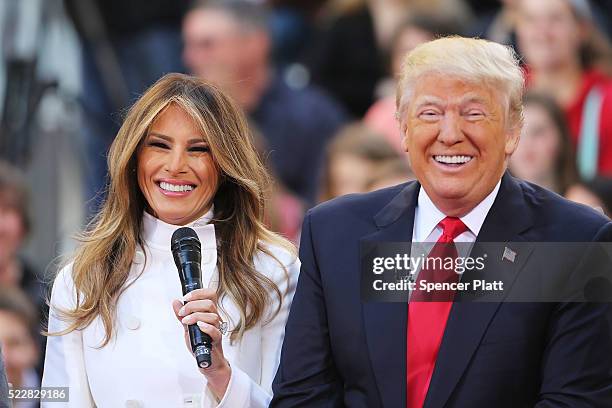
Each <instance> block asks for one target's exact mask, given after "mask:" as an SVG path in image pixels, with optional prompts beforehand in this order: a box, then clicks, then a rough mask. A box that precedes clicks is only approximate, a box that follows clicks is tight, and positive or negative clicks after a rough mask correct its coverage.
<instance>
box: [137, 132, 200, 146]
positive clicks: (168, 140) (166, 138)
mask: <svg viewBox="0 0 612 408" xmlns="http://www.w3.org/2000/svg"><path fill="white" fill-rule="evenodd" d="M148 136H155V137H157V138H160V139H162V140H165V141H167V142H173V141H174V139H173V138H171V137H170V136H166V135H164V134H162V133H157V132H149V134H148ZM196 143H207V142H206V140H204V139H203V138H201V137H200V138H193V139H189V140H188V141H187V144H190V145H191V144H196Z"/></svg>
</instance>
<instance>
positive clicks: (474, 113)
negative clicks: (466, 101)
mask: <svg viewBox="0 0 612 408" xmlns="http://www.w3.org/2000/svg"><path fill="white" fill-rule="evenodd" d="M467 116H468V118H472V119H474V118H482V117H483V116H484V113H483V112H481V111H469V112H468V113H467Z"/></svg>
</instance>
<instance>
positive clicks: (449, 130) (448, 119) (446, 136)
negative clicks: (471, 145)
mask: <svg viewBox="0 0 612 408" xmlns="http://www.w3.org/2000/svg"><path fill="white" fill-rule="evenodd" d="M464 137H465V136H464V134H463V131H462V130H461V118H460V116H459V115H458V114H457V113H455V112H446V113H445V114H444V116H443V117H442V120H441V121H440V133H439V134H438V141H439V142H441V143H443V144H445V145H449V146H451V145H454V144H455V143H459V142H461V141H462V140H463V139H464Z"/></svg>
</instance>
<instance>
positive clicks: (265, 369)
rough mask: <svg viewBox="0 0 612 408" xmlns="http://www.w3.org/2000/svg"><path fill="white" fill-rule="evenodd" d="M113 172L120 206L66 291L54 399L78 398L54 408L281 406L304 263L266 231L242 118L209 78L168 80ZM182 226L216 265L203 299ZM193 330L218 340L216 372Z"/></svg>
mask: <svg viewBox="0 0 612 408" xmlns="http://www.w3.org/2000/svg"><path fill="white" fill-rule="evenodd" d="M109 165H110V188H109V194H108V197H107V199H106V202H105V203H104V205H103V207H102V209H101V210H100V213H99V214H98V215H97V216H96V218H95V219H94V221H93V222H92V224H91V225H90V227H89V228H88V229H87V231H86V232H85V233H84V234H83V235H82V236H81V238H82V241H81V242H82V244H81V246H80V247H79V248H78V250H77V252H76V254H75V255H74V257H72V259H71V262H70V263H69V264H68V265H67V266H66V267H65V268H62V269H61V271H60V272H59V274H58V276H57V277H56V279H55V283H54V285H53V291H52V294H51V300H50V305H51V311H50V314H49V328H48V334H49V337H48V340H47V351H46V355H45V367H44V374H43V386H62V387H70V401H69V402H68V403H66V404H63V405H59V404H57V403H49V405H48V406H49V407H56V406H63V407H66V406H68V407H74V408H87V407H95V406H97V407H120V406H146V407H160V408H168V407H179V406H185V405H187V406H196V407H217V406H226V407H231V408H241V407H244V408H247V407H252V408H258V407H260V408H264V407H267V405H268V403H269V401H270V399H271V398H272V395H271V383H272V379H273V377H274V374H275V372H276V368H277V366H278V362H279V358H280V347H281V343H282V341H283V333H284V327H285V321H286V317H287V314H288V312H289V307H290V305H291V301H292V298H293V291H294V289H295V284H296V281H297V275H298V271H299V260H298V259H297V257H296V255H295V253H294V247H293V245H291V244H290V243H289V242H288V241H286V240H285V239H284V238H282V237H280V236H278V235H277V234H275V233H273V232H271V231H270V230H269V229H267V228H266V226H265V225H264V222H263V215H264V214H265V212H264V211H265V209H264V207H265V202H266V196H265V192H266V188H267V184H268V175H267V172H266V171H265V168H264V166H263V165H262V164H261V162H260V160H259V158H258V157H257V153H256V151H255V149H254V147H253V145H252V143H251V138H250V134H249V130H248V127H247V122H246V119H245V117H244V115H243V113H242V111H241V110H240V109H239V108H238V106H237V105H236V104H235V103H234V102H233V101H232V100H230V98H228V97H227V96H225V95H224V94H223V93H221V91H219V90H218V89H217V88H216V87H214V86H212V85H210V84H209V83H206V82H204V81H203V80H201V79H200V78H196V77H190V76H186V75H182V74H168V75H165V76H164V77H162V78H161V79H160V80H159V81H158V82H156V83H155V85H153V86H152V87H151V88H149V89H148V90H147V92H145V94H144V95H143V96H142V97H141V98H140V99H139V100H138V101H137V102H136V103H135V104H134V106H133V107H132V108H131V109H130V111H129V112H128V114H127V116H126V119H125V121H124V123H123V125H122V127H121V129H120V130H119V133H118V134H117V137H116V138H115V141H114V142H113V144H112V146H111V149H110V153H109ZM180 226H188V227H190V228H192V230H193V231H194V232H195V233H196V234H197V236H198V238H199V241H200V243H201V255H202V256H201V258H202V263H201V268H202V287H203V289H195V290H193V291H191V292H189V293H187V294H186V296H184V297H182V290H181V288H182V285H181V280H180V279H179V274H178V273H177V270H176V267H175V263H174V260H173V254H172V251H171V250H170V244H171V240H172V237H173V235H174V233H175V232H176V231H177V230H178V229H179V227H180ZM179 299H181V300H179ZM193 325H197V328H199V329H200V330H201V331H202V332H204V333H206V334H208V335H209V336H210V337H211V339H212V350H211V352H210V355H211V360H212V363H211V366H210V367H207V368H200V367H199V366H198V365H197V363H196V360H195V359H194V356H193V353H192V349H191V346H190V344H189V343H190V342H189V340H188V337H189V336H188V334H187V330H188V329H187V327H188V326H192V329H193ZM224 334H226V335H224Z"/></svg>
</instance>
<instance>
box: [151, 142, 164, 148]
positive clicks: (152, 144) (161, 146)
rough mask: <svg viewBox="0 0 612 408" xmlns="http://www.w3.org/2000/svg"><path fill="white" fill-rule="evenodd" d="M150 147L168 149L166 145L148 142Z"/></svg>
mask: <svg viewBox="0 0 612 408" xmlns="http://www.w3.org/2000/svg"><path fill="white" fill-rule="evenodd" d="M149 146H151V147H159V148H160V149H168V145H167V144H165V143H162V142H149Z"/></svg>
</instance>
